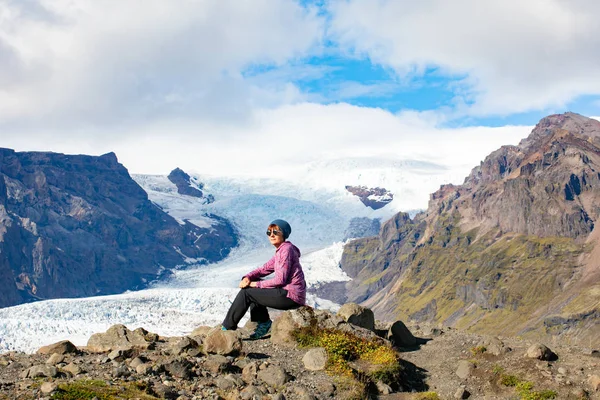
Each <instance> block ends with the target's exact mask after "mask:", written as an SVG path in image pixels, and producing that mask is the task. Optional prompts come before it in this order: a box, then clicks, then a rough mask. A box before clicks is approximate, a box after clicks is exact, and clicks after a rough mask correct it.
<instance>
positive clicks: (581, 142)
mask: <svg viewBox="0 0 600 400" xmlns="http://www.w3.org/2000/svg"><path fill="white" fill-rule="evenodd" d="M599 204H600V122H598V121H596V120H592V119H589V118H586V117H583V116H581V115H578V114H573V113H566V114H562V115H552V116H549V117H546V118H544V119H542V120H541V121H540V122H539V123H538V125H537V126H536V127H535V129H534V130H533V131H532V133H531V134H530V135H529V137H528V138H526V139H524V140H523V141H521V143H520V144H519V145H518V146H504V147H502V148H500V149H498V150H497V151H495V152H493V153H492V154H490V155H489V156H488V157H487V158H486V159H485V160H484V161H483V162H482V163H481V165H479V166H478V167H476V168H474V169H473V171H472V172H471V174H470V175H469V176H468V177H467V178H466V180H465V182H464V184H463V185H460V186H455V185H444V186H442V187H441V188H440V189H439V190H438V191H437V192H435V193H433V194H432V195H431V199H430V202H429V207H428V209H427V211H426V212H424V213H421V214H418V215H417V216H415V218H414V219H410V218H409V217H408V215H406V214H403V213H400V214H398V215H396V216H395V217H394V218H392V219H391V220H390V221H387V222H386V223H385V224H384V225H383V226H382V228H381V230H380V233H379V235H378V236H375V237H371V238H363V239H358V240H356V241H353V242H350V243H349V244H348V245H347V246H346V247H345V250H344V254H343V258H342V268H343V269H344V270H345V271H347V273H348V274H349V275H350V276H352V277H354V278H355V279H354V280H353V281H351V282H350V283H348V284H347V291H348V294H349V295H348V300H349V301H359V302H363V303H364V304H365V305H367V306H372V307H373V309H374V311H375V312H376V313H377V314H378V316H379V317H380V318H384V319H385V318H389V317H391V316H393V317H400V318H411V319H414V320H417V321H429V322H437V323H440V324H445V325H453V326H456V327H459V328H464V329H470V330H472V331H477V332H495V333H496V334H498V333H503V334H521V335H524V334H531V335H538V334H553V335H570V336H572V337H573V338H575V339H577V340H589V339H590V338H594V340H600V339H599V338H600V324H599V323H598V322H600V321H599V320H598V319H597V318H595V317H594V316H597V315H598V312H599V305H598V288H599V287H600V268H598V265H600V246H598V242H599V241H600V232H599V231H597V230H596V229H595V225H596V221H597V220H598V218H599V217H600V206H599ZM582 316H585V318H584V317H582ZM560 321H569V323H568V324H567V323H565V324H562V325H560Z"/></svg>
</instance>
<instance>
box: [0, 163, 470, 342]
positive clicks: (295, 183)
mask: <svg viewBox="0 0 600 400" xmlns="http://www.w3.org/2000/svg"><path fill="white" fill-rule="evenodd" d="M186 172H188V173H189V174H190V175H191V176H192V179H193V180H194V182H195V183H200V182H201V183H203V184H204V186H203V192H205V193H206V194H210V195H212V196H214V199H215V201H214V202H212V203H210V204H205V203H206V201H204V199H199V198H195V197H191V196H185V195H180V194H178V193H177V187H176V186H175V185H174V184H173V183H171V182H170V181H169V180H168V179H167V177H166V176H149V175H137V176H133V178H134V179H135V180H136V181H137V182H138V183H139V184H140V185H141V186H142V187H143V188H144V189H145V190H146V192H147V193H148V196H149V198H150V199H151V200H152V201H153V202H154V203H156V204H157V205H159V206H160V207H162V208H163V210H165V211H166V212H168V213H169V214H170V215H171V216H173V217H174V218H176V219H177V220H178V221H179V222H180V223H184V221H185V220H188V221H189V222H191V223H193V224H196V225H198V226H202V227H210V226H211V224H212V223H213V222H214V219H212V218H211V215H218V216H220V217H224V218H227V219H228V220H229V221H231V222H232V223H233V224H234V226H235V227H236V229H237V230H238V233H239V235H240V246H239V248H237V249H235V250H233V251H232V252H231V254H230V256H229V257H228V258H227V259H226V260H224V261H221V262H219V263H216V264H212V265H204V266H199V265H194V264H190V265H188V266H186V267H185V269H182V270H179V271H176V272H175V274H174V276H173V277H172V278H170V279H169V280H168V281H164V282H158V283H155V284H154V285H153V286H152V288H150V289H147V290H142V291H138V292H128V293H124V294H120V295H113V296H105V297H93V298H85V299H60V300H49V301H43V302H38V303H31V304H23V305H20V306H16V307H10V308H4V309H0V352H2V351H8V350H22V351H27V352H32V351H35V350H36V349H37V348H39V347H40V346H42V345H45V344H49V343H53V342H56V341H59V340H64V339H69V340H71V341H73V343H75V344H76V345H85V343H86V341H87V339H88V338H89V336H91V334H93V333H95V332H100V331H105V330H106V329H107V328H108V327H110V326H111V325H113V324H116V323H122V324H125V325H127V326H128V327H129V328H131V329H134V328H136V327H139V326H143V327H144V328H146V329H148V330H150V331H153V332H156V333H159V334H161V335H183V334H186V333H189V332H190V331H191V330H192V329H193V328H194V327H195V326H198V325H215V324H217V323H220V322H221V321H222V319H223V317H224V316H225V313H226V311H227V309H228V307H229V305H230V304H231V302H232V300H233V298H234V297H235V295H236V293H237V291H238V289H237V284H238V282H239V280H240V278H241V277H242V275H243V274H245V273H246V272H248V271H250V270H251V269H254V268H256V267H258V266H260V265H261V264H262V263H264V262H266V261H267V260H268V259H269V258H270V257H271V256H272V255H273V253H274V249H273V247H272V246H271V245H270V244H269V243H268V240H267V239H266V237H265V236H266V235H265V233H264V232H265V230H266V227H267V225H268V223H269V222H270V221H271V220H273V219H275V218H283V219H286V220H287V221H288V222H290V224H291V226H292V235H291V236H290V240H291V241H292V242H293V243H294V244H296V245H297V246H298V247H299V248H300V249H301V251H302V252H303V256H302V258H301V263H302V265H303V268H304V271H305V275H306V279H307V283H308V284H309V286H313V287H318V286H319V285H321V284H322V283H325V282H331V281H340V280H348V279H349V278H348V277H347V276H346V275H345V274H344V273H343V272H342V271H341V269H340V268H339V261H340V258H341V254H342V250H343V243H342V242H341V241H342V240H343V237H344V232H345V230H346V228H347V227H348V224H349V222H350V220H351V219H352V218H355V217H367V218H380V219H382V220H385V219H387V218H389V217H391V216H392V215H393V214H395V213H396V212H397V211H400V210H404V211H407V210H416V209H422V208H425V207H426V205H427V201H428V197H429V193H431V192H433V191H434V190H435V189H437V188H438V187H439V185H440V184H442V183H449V182H457V181H458V180H460V179H462V177H463V176H464V175H466V173H464V172H465V171H453V170H448V169H446V168H445V167H443V166H440V165H436V164H431V163H424V162H418V161H406V160H404V161H403V160H393V159H375V158H354V159H343V160H330V161H323V162H317V163H312V164H310V165H307V166H306V167H305V168H302V169H301V170H298V171H290V172H286V173H285V174H279V176H278V177H267V178H265V177H254V176H243V175H240V176H235V177H217V176H208V175H202V174H197V173H196V174H194V173H192V172H190V171H186ZM466 172H468V171H466ZM459 174H462V175H459ZM346 185H365V186H368V187H385V188H386V189H388V190H389V191H391V192H392V193H393V194H394V200H393V201H392V202H390V203H389V204H388V205H386V206H385V207H383V208H381V209H379V210H372V209H371V208H369V207H365V206H364V205H363V204H362V203H361V201H360V200H359V199H358V197H356V196H354V195H352V194H350V193H348V192H347V191H346V190H345V186H346ZM190 262H193V260H190ZM308 303H309V304H310V305H312V306H315V307H323V308H330V309H336V308H337V307H339V305H336V304H334V303H331V302H329V301H325V300H323V299H319V298H317V297H315V296H312V295H309V296H308Z"/></svg>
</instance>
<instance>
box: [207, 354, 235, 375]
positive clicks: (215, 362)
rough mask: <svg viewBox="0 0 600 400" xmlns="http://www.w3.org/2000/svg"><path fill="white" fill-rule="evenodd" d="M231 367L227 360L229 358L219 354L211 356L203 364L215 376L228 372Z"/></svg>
mask: <svg viewBox="0 0 600 400" xmlns="http://www.w3.org/2000/svg"><path fill="white" fill-rule="evenodd" d="M230 365H231V362H230V361H229V360H228V359H227V357H225V356H222V355H219V354H216V355H211V356H209V357H208V358H207V359H206V360H205V361H204V364H203V366H204V368H206V369H207V370H209V371H210V372H212V373H213V374H218V373H221V372H224V371H227V370H228V369H229V366H230Z"/></svg>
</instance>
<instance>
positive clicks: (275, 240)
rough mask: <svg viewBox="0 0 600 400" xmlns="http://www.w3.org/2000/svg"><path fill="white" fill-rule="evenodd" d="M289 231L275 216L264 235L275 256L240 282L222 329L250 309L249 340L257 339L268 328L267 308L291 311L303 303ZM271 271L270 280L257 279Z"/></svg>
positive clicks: (232, 325)
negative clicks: (253, 328)
mask: <svg viewBox="0 0 600 400" xmlns="http://www.w3.org/2000/svg"><path fill="white" fill-rule="evenodd" d="M290 233H292V228H291V227H290V224H288V223H287V222H286V221H284V220H282V219H276V220H275V221H273V222H271V223H270V224H269V228H268V229H267V236H269V241H270V242H271V244H272V245H273V246H275V249H276V250H275V255H274V256H273V257H272V258H271V259H270V260H269V261H267V263H266V264H265V265H263V266H262V267H260V268H257V269H255V270H254V271H252V272H250V273H248V274H246V275H245V276H244V277H243V278H242V281H241V282H240V285H239V286H240V288H241V289H242V290H240V292H239V293H238V295H237V297H236V298H235V300H234V301H233V304H231V307H230V308H229V311H228V312H227V316H226V317H225V320H224V321H223V328H222V329H223V330H235V329H237V327H238V323H239V322H240V320H241V319H242V317H243V316H244V315H245V314H246V311H248V308H250V321H252V322H257V323H258V326H257V327H256V331H255V332H254V333H253V334H252V335H250V338H251V339H259V338H261V337H263V336H264V335H266V334H267V332H268V331H269V329H271V319H270V318H269V312H268V311H267V307H271V308H275V309H278V310H292V309H294V308H298V307H301V306H303V305H304V304H305V302H306V282H305V281H304V273H303V272H302V266H301V265H300V250H299V249H298V248H297V247H296V246H294V245H293V244H292V243H291V242H288V241H286V239H287V238H288V237H289V236H290ZM272 273H275V275H274V276H273V277H272V278H271V279H267V280H261V279H260V278H263V277H265V276H267V275H270V274H272Z"/></svg>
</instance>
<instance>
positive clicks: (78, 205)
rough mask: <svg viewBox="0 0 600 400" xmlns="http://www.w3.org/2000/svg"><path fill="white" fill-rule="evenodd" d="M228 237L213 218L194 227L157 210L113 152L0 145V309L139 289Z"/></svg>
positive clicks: (227, 242)
mask: <svg viewBox="0 0 600 400" xmlns="http://www.w3.org/2000/svg"><path fill="white" fill-rule="evenodd" d="M237 241H238V239H237V235H236V233H235V231H234V228H233V227H232V226H231V225H230V224H229V223H228V222H227V221H226V220H225V219H223V218H219V217H216V216H212V218H211V225H210V226H209V227H202V228H201V227H198V226H196V225H194V224H192V223H190V222H189V221H177V220H175V219H174V218H173V217H171V216H169V215H168V214H167V213H165V212H163V211H162V210H161V209H160V208H159V207H158V206H157V205H155V204H154V203H152V202H151V201H150V200H149V199H148V195H147V194H146V192H145V191H144V190H143V189H142V188H141V187H140V186H139V185H138V184H137V183H136V182H135V181H133V180H132V179H131V177H130V176H129V173H128V172H127V169H125V167H123V165H121V164H119V162H118V161H117V157H116V156H115V154H114V153H108V154H105V155H102V156H100V157H93V156H84V155H64V154H57V153H45V152H15V151H13V150H10V149H0V288H2V290H1V291H0V307H6V306H10V305H14V304H19V303H23V302H27V301H31V300H36V299H50V298H57V297H83V296H94V295H102V294H111V293H119V292H123V291H125V290H129V289H135V288H140V287H143V286H144V285H145V284H146V283H147V282H149V281H152V280H154V279H156V278H157V277H159V276H161V275H164V274H168V273H169V271H170V270H172V269H174V268H176V267H178V266H180V265H184V264H185V263H186V262H187V261H189V260H190V259H193V260H194V261H195V262H196V263H206V262H212V261H217V260H220V259H222V258H224V257H225V256H226V255H227V254H228V253H229V251H230V250H231V249H232V248H233V247H235V246H236V245H237Z"/></svg>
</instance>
